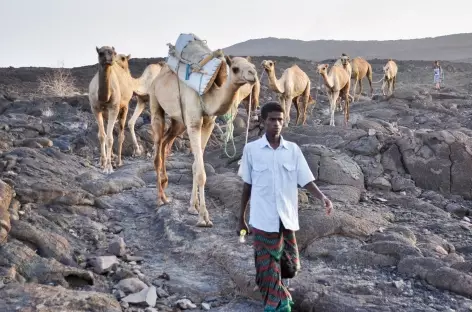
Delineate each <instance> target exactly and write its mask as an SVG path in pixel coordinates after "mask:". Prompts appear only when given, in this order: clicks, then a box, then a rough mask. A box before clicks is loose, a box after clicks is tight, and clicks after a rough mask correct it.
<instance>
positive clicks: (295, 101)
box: [292, 96, 301, 126]
mask: <svg viewBox="0 0 472 312" xmlns="http://www.w3.org/2000/svg"><path fill="white" fill-rule="evenodd" d="M292 104H293V105H294V106H295V109H296V110H297V120H296V121H295V125H297V126H298V120H299V119H300V108H301V107H300V106H299V105H298V96H296V97H294V98H293V100H292Z"/></svg>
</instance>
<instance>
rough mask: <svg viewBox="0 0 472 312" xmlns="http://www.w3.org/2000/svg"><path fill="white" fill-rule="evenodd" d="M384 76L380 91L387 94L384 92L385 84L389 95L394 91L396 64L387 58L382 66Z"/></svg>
mask: <svg viewBox="0 0 472 312" xmlns="http://www.w3.org/2000/svg"><path fill="white" fill-rule="evenodd" d="M383 71H384V78H383V83H382V93H383V95H387V94H386V92H385V86H387V87H388V95H391V94H392V93H393V91H395V82H396V80H397V73H398V66H397V64H396V63H395V62H394V61H393V60H392V59H389V60H388V62H387V64H385V66H384V67H383Z"/></svg>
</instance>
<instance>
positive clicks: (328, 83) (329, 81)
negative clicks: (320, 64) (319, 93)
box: [321, 72, 333, 89]
mask: <svg viewBox="0 0 472 312" xmlns="http://www.w3.org/2000/svg"><path fill="white" fill-rule="evenodd" d="M321 77H323V79H324V81H325V84H326V85H327V86H328V88H330V89H332V88H333V83H332V82H331V79H330V77H329V76H328V74H326V72H322V73H321Z"/></svg>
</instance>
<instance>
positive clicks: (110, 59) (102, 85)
mask: <svg viewBox="0 0 472 312" xmlns="http://www.w3.org/2000/svg"><path fill="white" fill-rule="evenodd" d="M96 50H97V54H98V72H97V73H96V74H95V76H94V77H93V78H92V80H91V81H90V84H89V101H90V106H91V108H92V112H93V114H94V115H95V119H96V120H97V124H98V139H99V141H100V167H101V168H102V169H103V171H104V172H105V173H112V172H113V167H112V163H111V158H112V150H113V128H114V125H115V122H116V120H117V119H118V122H119V136H118V164H117V166H118V167H120V166H122V165H123V162H122V160H121V150H122V146H123V141H124V139H125V134H124V129H125V123H126V116H127V115H128V104H129V101H130V99H131V97H132V96H133V82H132V80H131V76H130V74H129V72H128V71H126V70H124V69H123V68H122V67H121V66H119V65H118V64H117V63H116V56H117V53H116V51H115V48H114V47H109V46H103V47H101V48H100V49H99V48H98V47H96ZM107 117H108V118H107ZM104 118H107V119H108V120H107V131H106V134H105V126H104Z"/></svg>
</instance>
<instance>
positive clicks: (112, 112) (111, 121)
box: [103, 105, 121, 173]
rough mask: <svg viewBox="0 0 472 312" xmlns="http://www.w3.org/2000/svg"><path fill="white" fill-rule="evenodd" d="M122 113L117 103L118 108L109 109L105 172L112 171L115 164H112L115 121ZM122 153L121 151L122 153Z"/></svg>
mask: <svg viewBox="0 0 472 312" xmlns="http://www.w3.org/2000/svg"><path fill="white" fill-rule="evenodd" d="M119 113H120V109H119V105H116V108H110V109H109V110H108V120H107V133H106V150H107V151H106V162H105V168H104V169H103V172H105V173H112V172H113V166H112V165H111V157H112V152H113V128H114V127H115V121H116V119H117V118H118V115H119ZM120 155H121V153H120Z"/></svg>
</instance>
